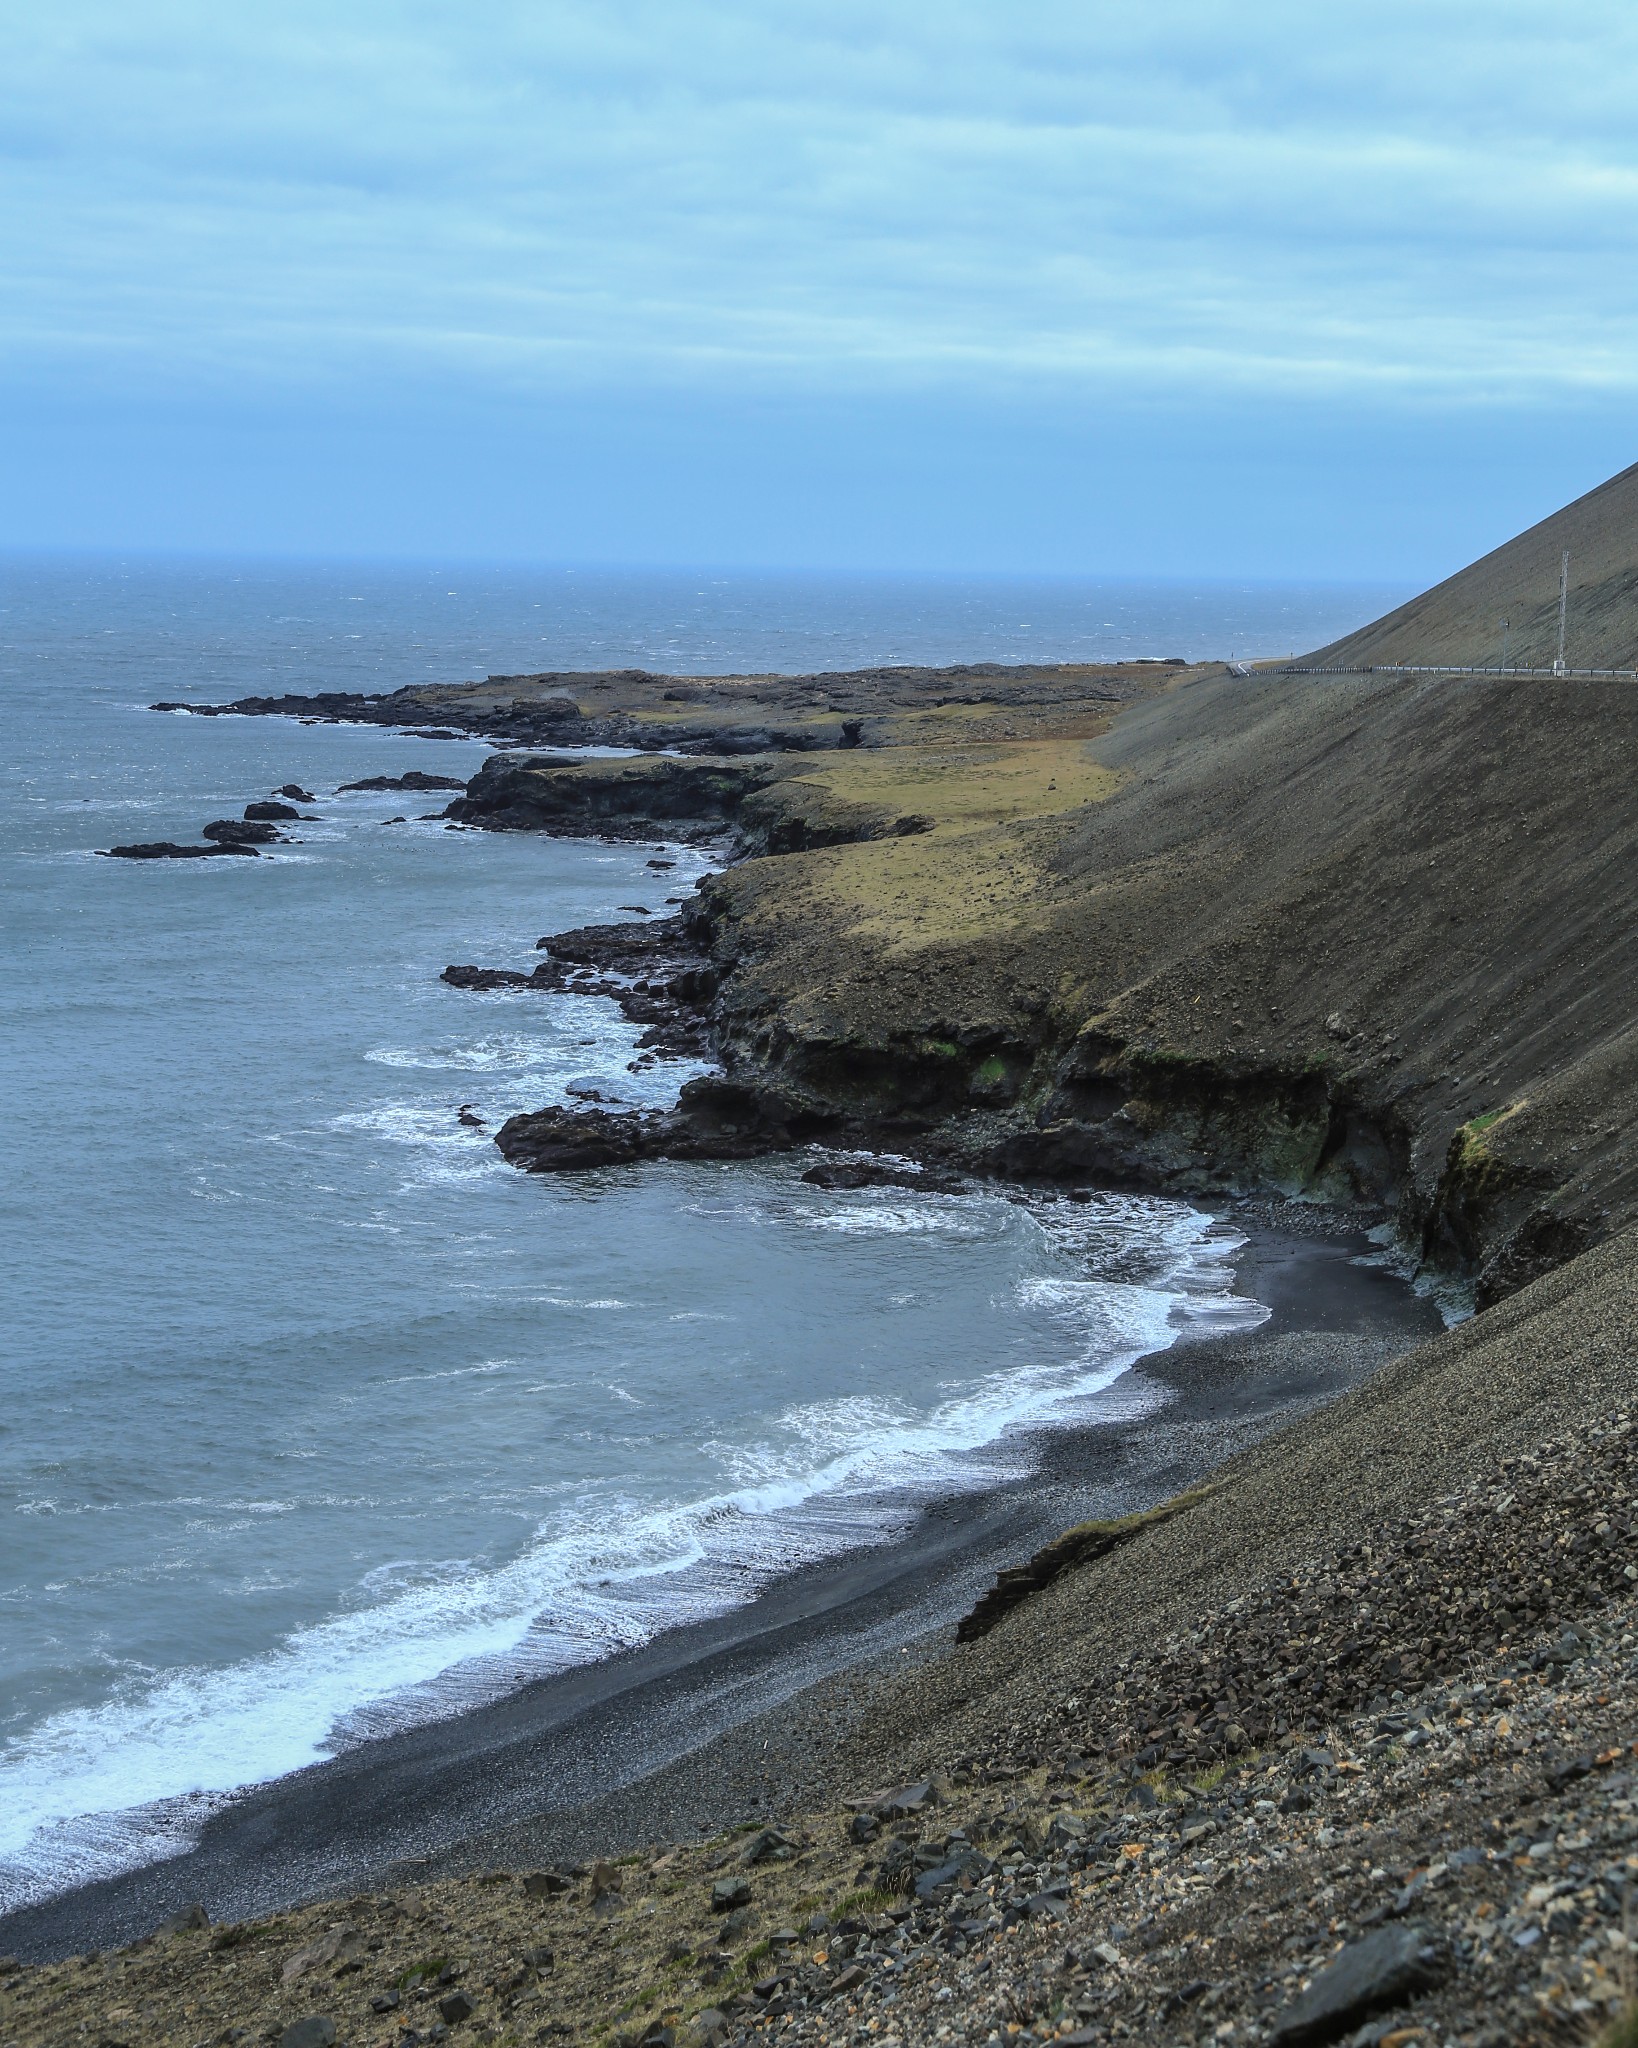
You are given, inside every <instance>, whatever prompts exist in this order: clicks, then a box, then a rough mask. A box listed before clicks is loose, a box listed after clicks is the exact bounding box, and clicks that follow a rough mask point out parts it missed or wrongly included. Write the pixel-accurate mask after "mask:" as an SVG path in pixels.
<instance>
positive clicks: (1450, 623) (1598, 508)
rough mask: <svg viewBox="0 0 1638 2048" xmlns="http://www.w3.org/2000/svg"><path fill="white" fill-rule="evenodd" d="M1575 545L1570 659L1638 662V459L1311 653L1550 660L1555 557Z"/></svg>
mask: <svg viewBox="0 0 1638 2048" xmlns="http://www.w3.org/2000/svg"><path fill="white" fill-rule="evenodd" d="M1566 548H1568V549H1569V551H1570V607H1569V633H1568V637H1567V641H1566V646H1565V658H1566V660H1567V662H1568V663H1569V666H1570V667H1571V668H1634V667H1638V465H1635V466H1634V467H1633V468H1631V469H1624V470H1622V471H1621V473H1620V475H1619V476H1612V477H1611V478H1610V480H1609V482H1608V483H1603V484H1600V485H1599V486H1598V488H1597V490H1595V491H1589V492H1588V493H1587V495H1586V496H1585V497H1584V498H1577V499H1576V501H1575V502H1574V504H1572V505H1566V506H1565V507H1564V508H1563V509H1562V511H1558V512H1555V513H1553V514H1552V516H1551V517H1550V518H1547V519H1543V520H1542V521H1541V523H1540V524H1539V525H1538V526H1532V527H1531V528H1530V529H1529V531H1528V532H1527V533H1521V534H1519V535H1517V536H1516V537H1515V538H1514V539H1513V540H1510V541H1508V542H1506V543H1505V545H1504V546H1502V547H1499V548H1497V549H1495V550H1494V551H1493V552H1492V553H1491V554H1488V555H1485V556H1484V557H1483V558H1482V559H1481V560H1479V561H1477V562H1473V563H1471V564H1470V565H1469V566H1468V567H1467V568H1465V569H1462V570H1459V571H1458V572H1457V574H1456V575H1454V576H1450V577H1447V578H1446V580H1445V581H1444V582H1443V583H1436V584H1435V585H1434V586H1433V588H1432V589H1431V590H1424V591H1423V592H1422V594H1421V596H1420V597H1413V598H1412V599H1411V600H1410V602H1409V603H1408V604H1402V605H1401V606H1400V607H1399V609H1398V610H1397V611H1392V612H1389V613H1388V614H1387V615H1386V616H1385V617H1384V618H1380V619H1376V620H1374V621H1373V622H1372V623H1371V624H1370V625H1368V626H1361V627H1360V629H1359V631H1358V632H1357V633H1350V634H1348V635H1347V637H1346V638H1345V639H1342V640H1334V641H1332V643H1331V644H1330V646H1329V647H1322V648H1320V649H1319V650H1318V652H1317V653H1314V654H1310V655H1308V656H1306V657H1305V659H1306V660H1307V661H1308V662H1312V663H1317V664H1321V665H1324V666H1326V667H1337V668H1354V667H1359V668H1369V667H1373V666H1380V665H1384V664H1394V663H1403V664H1407V665H1413V666H1420V665H1421V664H1424V663H1439V662H1447V661H1448V662H1451V663H1453V664H1459V665H1461V666H1463V667H1467V666H1472V665H1475V664H1478V665H1488V664H1490V663H1492V662H1499V661H1500V660H1501V658H1502V625H1501V622H1502V620H1503V619H1506V620H1508V621H1509V630H1508V633H1507V659H1508V662H1509V663H1510V664H1517V665H1519V666H1522V667H1531V668H1546V667H1549V666H1550V665H1551V663H1552V660H1553V657H1554V654H1555V653H1556V651H1557V643H1558V576H1559V561H1560V558H1561V556H1562V554H1563V552H1564V550H1565V549H1566Z"/></svg>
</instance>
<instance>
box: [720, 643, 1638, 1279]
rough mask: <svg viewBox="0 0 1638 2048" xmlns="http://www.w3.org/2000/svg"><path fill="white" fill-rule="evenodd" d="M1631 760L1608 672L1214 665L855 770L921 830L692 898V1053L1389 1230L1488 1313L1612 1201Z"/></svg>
mask: <svg viewBox="0 0 1638 2048" xmlns="http://www.w3.org/2000/svg"><path fill="white" fill-rule="evenodd" d="M1635 762H1638V697H1635V696H1634V695H1633V693H1632V692H1631V691H1630V689H1629V688H1628V687H1627V686H1625V685H1618V684H1594V685H1577V686H1573V687H1572V686H1565V685H1553V684H1548V683H1541V684H1520V683H1516V682H1507V683H1504V682H1497V681H1486V680H1477V679H1462V680H1435V679H1422V678H1416V679H1385V678H1376V679H1364V678H1361V679H1353V680H1348V681H1345V682H1336V683H1329V682H1328V683H1326V684H1323V685H1316V684H1313V683H1310V682H1305V681H1299V680H1297V679H1294V678H1285V677H1278V676H1268V677H1256V678H1249V679H1247V678H1234V677H1230V676H1226V675H1210V674H1207V675H1200V676H1193V677H1189V678H1186V679H1184V680H1182V681H1180V682H1179V683H1178V684H1177V686H1176V687H1174V688H1173V689H1171V690H1170V691H1168V692H1167V693H1166V694H1164V695H1163V696H1161V697H1158V698H1156V699H1154V700H1152V701H1150V702H1148V703H1145V704H1141V705H1139V706H1137V707H1135V708H1134V709H1132V710H1130V711H1128V712H1127V713H1125V714H1124V715H1123V716H1122V717H1121V718H1120V719H1119V720H1118V721H1117V722H1116V723H1115V724H1114V725H1113V726H1112V727H1111V728H1110V730H1109V731H1108V732H1107V733H1106V734H1105V735H1104V736H1103V737H1102V738H1099V739H1094V740H1091V741H1083V740H1045V741H1039V742H1037V741H1031V740H1023V739H1021V740H1020V741H1019V742H1018V743H1017V744H1016V746H1015V747H1013V748H1010V749H1009V748H1005V747H996V748H992V749H987V750H973V749H969V750H966V752H965V753H964V754H962V755H960V756H959V757H958V756H957V754H956V753H955V752H953V751H951V750H945V751H944V752H943V753H942V754H941V755H940V757H939V759H938V761H937V762H934V763H928V762H926V761H922V762H920V763H916V762H912V761H910V760H909V759H903V760H901V761H900V762H898V763H897V764H896V765H894V764H891V763H889V762H888V761H886V760H884V759H881V758H880V757H879V759H878V762H877V763H872V764H870V766H871V770H872V772H873V773H874V774H876V775H877V777H878V778H881V777H883V776H885V775H886V774H887V773H888V772H889V769H890V768H891V770H892V772H893V773H894V775H895V778H896V782H897V785H898V787H899V788H900V789H901V790H902V789H903V788H904V787H905V786H907V783H908V780H909V778H910V776H911V774H912V773H913V772H917V771H918V770H919V771H920V772H924V773H926V774H927V776H928V780H927V783H926V786H925V789H924V793H923V800H922V802H921V804H920V807H919V810H920V815H922V816H923V817H924V818H925V820H926V823H925V826H924V829H922V830H920V831H919V832H918V833H917V834H916V835H915V836H914V837H911V838H907V839H902V840H900V839H891V838H878V839H870V840H862V841H859V842H856V843H853V844H846V845H832V846H829V847H825V848H822V849H820V850H818V851H815V852H811V853H807V854H801V855H789V856H785V857H782V858H777V859H770V858H762V859H753V860H750V861H747V862H745V863H744V864H742V865H739V866H737V867H733V868H730V869H729V870H728V871H727V872H725V873H724V874H723V875H721V876H719V877H718V878H717V879H716V880H715V881H714V882H713V883H711V884H710V885H709V887H708V889H707V892H706V896H705V912H706V915H707V917H708V919H709V921H710V925H711V928H712V931H711V944H712V946H713V948H714V951H715V953H716V955H717V957H718V959H719V961H720V963H721V965H722V966H723V968H724V977H723V983H722V989H721V992H720V995H719V998H718V1007H717V1012H716V1017H715V1026H716V1031H717V1035H718V1041H719V1044H720V1046H721V1049H722V1052H723V1056H724V1059H725V1061H726V1063H727V1065H728V1067H729V1070H730V1072H732V1073H734V1074H736V1075H738V1076H740V1077H742V1078H747V1079H749V1078H756V1079H758V1080H760V1081H761V1082H763V1083H765V1084H766V1085H768V1086H770V1087H772V1088H776V1089H777V1090H779V1091H780V1092H781V1093H782V1094H784V1095H785V1096H787V1097H790V1098H792V1099H795V1100H798V1101H802V1102H805V1103H807V1104H809V1105H811V1106H813V1107H815V1108H824V1109H827V1110H830V1111H833V1112H836V1113H838V1114H840V1115H843V1116H845V1117H847V1118H849V1119H852V1120H854V1121H856V1122H858V1123H861V1124H865V1123H868V1122H869V1120H870V1119H872V1118H874V1117H884V1116H888V1115H891V1116H892V1117H893V1118H894V1119H895V1120H896V1121H897V1122H898V1123H899V1124H901V1125H906V1124H908V1125H910V1126H912V1127H919V1128H920V1129H921V1130H922V1131H923V1132H924V1134H925V1138H926V1141H927V1142H928V1143H929V1144H930V1145H931V1146H933V1147H934V1148H935V1149H937V1150H940V1151H942V1152H945V1153H948V1154H954V1155H956V1156H959V1157H963V1158H966V1159H968V1160H970V1161H971V1162H972V1163H973V1164H975V1165H984V1166H988V1167H990V1168H993V1169H997V1170H1002V1171H1006V1172H1011V1173H1030V1174H1048V1175H1057V1176H1065V1175H1073V1176H1076V1177H1081V1178H1086V1179H1099V1180H1110V1179H1114V1180H1134V1181H1144V1182H1147V1183H1150V1184H1153V1183H1156V1182H1159V1183H1160V1184H1162V1185H1166V1186H1171V1187H1176V1188H1179V1189H1185V1190H1186V1189H1191V1188H1192V1189H1202V1190H1205V1189H1212V1188H1224V1187H1228V1186H1237V1187H1254V1188H1264V1189H1269V1190H1278V1191H1280V1192H1283V1193H1285V1194H1287V1195H1292V1196H1297V1197H1306V1198H1311V1199H1317V1200H1324V1201H1329V1202H1344V1203H1348V1204H1351V1205H1354V1206H1357V1207H1360V1208H1362V1209H1366V1210H1370V1211H1372V1212H1374V1213H1377V1214H1390V1215H1392V1216H1393V1217H1394V1218H1395V1219H1396V1221H1397V1223H1398V1225H1399V1228H1400V1231H1401V1234H1402V1235H1403V1237H1404V1238H1405V1239H1406V1240H1408V1242H1409V1243H1410V1244H1411V1245H1412V1246H1413V1247H1414V1248H1415V1249H1416V1250H1417V1252H1418V1253H1419V1255H1420V1256H1421V1257H1423V1258H1424V1259H1425V1260H1426V1261H1427V1262H1428V1263H1429V1264H1430V1265H1433V1266H1435V1267H1438V1268H1441V1269H1443V1270H1446V1271H1450V1272H1455V1273H1464V1274H1466V1275H1468V1276H1470V1277H1471V1278H1473V1279H1474V1280H1475V1282H1476V1285H1477V1290H1478V1298H1479V1299H1480V1301H1481V1302H1483V1301H1486V1300H1490V1299H1494V1298H1496V1297H1498V1296H1499V1295H1500V1294H1502V1293H1506V1292H1509V1291H1511V1290H1512V1289H1513V1288H1515V1287H1517V1286H1518V1285H1520V1284H1522V1283H1523V1281H1524V1280H1526V1279H1528V1278H1529V1277H1531V1276H1532V1275H1533V1274H1534V1273H1537V1272H1539V1271H1542V1270H1544V1269H1545V1267H1547V1266H1549V1265H1552V1264H1555V1263H1557V1262H1559V1261H1560V1260H1562V1259H1563V1258H1564V1257H1566V1256H1568V1255H1570V1254H1571V1253H1573V1251H1575V1250H1576V1249H1578V1248H1579V1247H1581V1246H1582V1245H1584V1244H1586V1243H1589V1242H1591V1241H1594V1240H1595V1239H1597V1238H1599V1237H1601V1236H1603V1235H1604V1234H1606V1233H1607V1232H1608V1231H1609V1230H1610V1229H1611V1228H1612V1227H1613V1225H1614V1224H1615V1223H1617V1222H1620V1221H1624V1220H1626V1219H1628V1218H1629V1217H1630V1216H1631V1214H1632V1202H1633V1195H1634V1187H1635V1179H1638V1175H1635V1172H1634V1159H1633V1148H1632V1134H1633V1126H1634V1114H1635V1111H1638V1037H1635V1032H1634V1021H1633V1014H1632V1013H1633V1001H1632V994H1631V991H1632V988H1633V986H1634V982H1633V970H1634V968H1635V966H1638V958H1635V938H1634V932H1635V922H1634V911H1635V909H1638V904H1635V902H1634V896H1635V892H1638V883H1635V875H1638V868H1635V864H1634V859H1633V855H1634V850H1635V849H1634V833H1635V827H1638V797H1635V795H1634V792H1633V786H1632V768H1633V765H1634V763H1635ZM1026 763H1027V767H1028V771H1029V772H1028V776H1027V777H1025V775H1024V768H1025V766H1026ZM935 770H936V771H937V772H934V771H935ZM825 772H826V774H827V776H828V777H830V778H831V780H832V782H833V783H838V782H840V781H841V780H843V779H844V778H845V776H846V773H847V767H846V764H842V763H836V764H833V765H831V766H830V767H828V768H827V770H826V771H825ZM799 787H800V783H799V782H792V783H781V784H780V785H779V796H780V800H782V801H783V800H784V799H785V797H786V795H787V793H788V792H790V791H792V790H795V789H797V788H799ZM1003 791H1005V792H1006V793H1005V794H1004V795H1003V794H1002V792H1003ZM852 794H853V795H854V796H855V797H857V796H858V794H859V791H858V790H854V791H853V792H852Z"/></svg>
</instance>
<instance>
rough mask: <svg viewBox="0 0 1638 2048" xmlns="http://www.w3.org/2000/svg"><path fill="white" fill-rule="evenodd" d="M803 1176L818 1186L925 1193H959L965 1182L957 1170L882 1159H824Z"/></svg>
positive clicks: (808, 1181) (812, 1185)
mask: <svg viewBox="0 0 1638 2048" xmlns="http://www.w3.org/2000/svg"><path fill="white" fill-rule="evenodd" d="M802 1178H803V1179H804V1180H805V1181H806V1182H807V1183H808V1184H809V1185H810V1186H811V1187H816V1188H916V1189H918V1190H919V1191H920V1192H921V1193H922V1194H925V1195H958V1194H960V1193H961V1190H962V1185H963V1184H962V1182H961V1181H960V1180H959V1179H957V1178H956V1176H955V1175H954V1174H949V1173H926V1172H920V1173H918V1172H917V1170H916V1169H915V1168H914V1167H913V1166H893V1165H890V1164H888V1163H887V1162H886V1161H884V1160H880V1159H823V1160H821V1161H820V1162H819V1164H818V1165H817V1166H810V1167H809V1168H808V1170H807V1172H806V1173H805V1174H803V1176H802Z"/></svg>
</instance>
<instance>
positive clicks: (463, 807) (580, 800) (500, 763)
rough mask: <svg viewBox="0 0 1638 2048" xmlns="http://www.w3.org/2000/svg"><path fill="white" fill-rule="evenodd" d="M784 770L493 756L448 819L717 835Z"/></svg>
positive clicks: (579, 831)
mask: <svg viewBox="0 0 1638 2048" xmlns="http://www.w3.org/2000/svg"><path fill="white" fill-rule="evenodd" d="M783 772H785V771H784V768H783V765H782V764H781V763H779V762H777V761H756V762H746V763H740V762H728V761H724V760H680V759H677V758H674V757H672V756H670V755H646V756H643V757H642V758H640V759H638V760H635V761H584V762H574V763H565V762H562V761H557V760H552V759H546V758H540V757H537V756H532V755H524V756H522V757H519V756H517V755H512V754H501V755H496V756H494V757H493V758H492V759H490V760H488V761H486V762H485V763H484V765H483V767H482V768H481V769H480V770H479V771H478V773H477V774H476V775H475V776H474V777H473V778H472V780H471V781H470V782H469V783H468V784H467V785H466V794H465V796H463V797H460V798H457V800H456V801H455V802H454V803H452V804H451V805H450V806H449V809H448V811H447V813H446V816H448V817H451V818H454V819H457V820H458V821H459V822H461V823H462V824H474V825H483V826H486V827H487V828H488V829H489V830H490V831H502V832H549V833H554V834H558V835H562V836H566V837H575V838H586V837H599V838H610V839H655V838H665V837H674V836H676V828H677V827H678V826H679V825H682V826H684V827H686V828H687V831H688V832H689V834H691V835H698V834H699V833H700V832H702V831H703V832H705V833H707V834H709V833H711V832H720V831H721V830H722V829H723V827H724V826H725V825H726V824H727V823H728V821H729V820H730V819H731V818H733V817H734V816H736V815H737V813H738V811H739V809H740V806H741V805H742V804H743V803H744V801H745V799H746V797H747V796H748V795H750V794H751V793H752V791H754V790H758V789H761V788H763V787H764V786H765V785H766V784H767V783H769V782H771V781H773V780H774V779H775V778H776V777H777V776H779V775H780V774H782V773H783Z"/></svg>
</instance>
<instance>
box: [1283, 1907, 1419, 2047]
mask: <svg viewBox="0 0 1638 2048" xmlns="http://www.w3.org/2000/svg"><path fill="white" fill-rule="evenodd" d="M1442 1975H1443V1971H1442V1969H1441V1967H1440V1958H1439V1952H1438V1950H1437V1949H1436V1948H1435V1946H1434V1944H1433V1941H1432V1939H1431V1937H1430V1935H1429V1933H1428V1930H1427V1929H1426V1928H1425V1927H1414V1926H1403V1927H1379V1928H1378V1929H1377V1930H1376V1931H1375V1933H1373V1934H1367V1935H1366V1936H1365V1938H1364V1940H1363V1941H1355V1942H1350V1943H1349V1945H1348V1946H1347V1947H1346V1948H1345V1949H1344V1950H1343V1951H1342V1953H1341V1954H1340V1955H1338V1956H1335V1957H1333V1958H1332V1960H1331V1961H1330V1962H1328V1963H1327V1964H1326V1965H1325V1967H1324V1969H1323V1970H1320V1971H1319V1972H1317V1974H1316V1975H1315V1977H1314V1980H1313V1982H1312V1983H1311V1984H1310V1985H1309V1987H1308V1989H1307V1990H1306V1991H1305V1992H1304V1993H1303V1994H1302V1996H1301V1997H1300V1998H1295V1999H1293V2000H1292V2001H1291V2003H1290V2004H1289V2005H1288V2006H1287V2007H1286V2008H1285V2010H1284V2011H1283V2012H1282V2013H1280V2014H1279V2015H1278V2016H1277V2017H1276V2018H1275V2021H1274V2028H1273V2031H1272V2033H1271V2034H1270V2035H1269V2039H1270V2040H1271V2041H1272V2042H1274V2043H1275V2044H1276V2048H1321V2044H1323V2043H1325V2042H1327V2041H1335V2040H1337V2039H1339V2038H1340V2036H1342V2035H1343V2034H1346V2033H1349V2032H1351V2031H1352V2030H1353V2029H1354V2028H1355V2027H1357V2026H1358V2025H1359V2024H1360V2023H1361V2022H1362V2021H1364V2020H1367V2019H1369V2018H1370V2016H1371V2014H1372V2013H1374V2012H1380V2011H1382V2010H1383V2008H1384V2007H1386V2006H1391V2005H1402V2004H1403V2003H1404V2002H1405V2000H1406V1999H1408V1998H1411V1997H1413V1996H1414V1995H1415V1994H1416V1993H1417V1992H1418V1991H1426V1990H1428V1989H1429V1988H1430V1987H1431V1986H1432V1985H1434V1984H1436V1983H1437V1982H1438V1981H1439V1978H1440V1977H1441V1976H1442Z"/></svg>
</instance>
